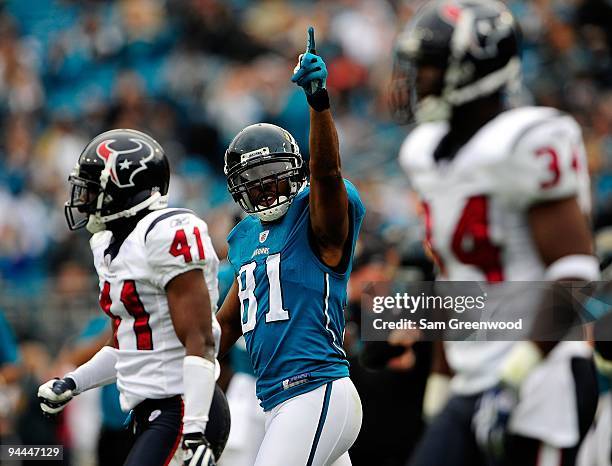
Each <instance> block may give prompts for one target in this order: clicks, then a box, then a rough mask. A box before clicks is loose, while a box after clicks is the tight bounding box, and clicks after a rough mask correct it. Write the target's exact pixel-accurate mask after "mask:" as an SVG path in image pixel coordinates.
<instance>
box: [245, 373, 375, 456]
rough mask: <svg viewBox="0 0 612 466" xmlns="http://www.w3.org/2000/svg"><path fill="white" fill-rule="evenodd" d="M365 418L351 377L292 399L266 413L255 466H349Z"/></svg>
mask: <svg viewBox="0 0 612 466" xmlns="http://www.w3.org/2000/svg"><path fill="white" fill-rule="evenodd" d="M362 415H363V414H362V410H361V400H360V399H359V395H358V394H357V390H356V389H355V386H354V385H353V382H352V381H351V379H349V378H348V377H345V378H342V379H338V380H335V381H333V382H330V383H328V384H326V385H323V386H321V387H319V388H316V389H315V390H312V391H310V392H308V393H304V394H302V395H298V396H296V397H294V398H291V399H289V400H287V401H285V402H284V403H281V404H280V405H278V406H276V407H274V408H273V409H271V410H270V411H267V412H266V413H265V416H266V433H265V436H264V439H263V442H262V444H261V447H260V448H259V452H258V453H257V459H256V460H255V466H350V464H351V460H350V458H349V455H348V449H349V448H350V446H351V445H352V444H353V442H355V439H356V438H357V434H359V429H360V428H361V418H362Z"/></svg>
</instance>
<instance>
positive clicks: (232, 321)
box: [217, 280, 242, 358]
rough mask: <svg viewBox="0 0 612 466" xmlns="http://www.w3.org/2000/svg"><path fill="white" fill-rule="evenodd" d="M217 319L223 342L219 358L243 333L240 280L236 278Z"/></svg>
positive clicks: (220, 346)
mask: <svg viewBox="0 0 612 466" xmlns="http://www.w3.org/2000/svg"><path fill="white" fill-rule="evenodd" d="M217 321H218V322H219V325H220V326H221V344H220V345H219V358H222V357H223V356H225V355H226V354H227V352H228V351H229V350H230V348H231V347H232V345H233V344H234V343H236V340H238V338H240V336H241V335H242V325H241V323H240V299H239V298H238V282H237V281H236V280H234V283H233V284H232V287H231V288H230V290H229V291H228V292H227V296H226V297H225V301H223V304H222V305H221V309H220V310H219V312H218V313H217Z"/></svg>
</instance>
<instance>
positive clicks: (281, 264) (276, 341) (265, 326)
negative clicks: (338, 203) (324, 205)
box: [228, 180, 365, 411]
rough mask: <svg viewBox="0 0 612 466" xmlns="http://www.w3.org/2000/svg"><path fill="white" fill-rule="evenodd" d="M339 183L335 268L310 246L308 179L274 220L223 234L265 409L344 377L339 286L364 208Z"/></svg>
mask: <svg viewBox="0 0 612 466" xmlns="http://www.w3.org/2000/svg"><path fill="white" fill-rule="evenodd" d="M344 182H345V185H346V190H347V192H348V200H349V218H350V232H349V239H348V241H349V242H350V244H349V246H350V257H349V258H348V263H347V264H343V265H344V267H343V269H342V270H333V269H331V268H330V267H327V266H326V265H325V264H323V263H322V262H321V261H320V259H319V258H318V257H317V255H316V254H315V252H314V251H313V249H312V246H311V238H310V235H311V233H310V219H309V204H308V202H309V193H310V188H309V187H308V186H306V187H305V188H304V189H303V190H302V191H301V192H300V193H299V194H298V195H297V196H296V197H295V198H294V200H293V202H292V203H291V206H290V207H289V210H288V211H287V213H286V214H285V215H284V216H283V217H282V218H281V219H280V220H278V221H276V222H273V223H262V222H260V220H259V219H258V218H256V217H247V218H245V219H244V220H242V221H241V222H240V223H239V224H238V225H236V227H234V229H233V230H232V231H231V232H230V234H229V236H228V243H229V253H228V255H229V261H230V263H231V264H232V267H233V269H234V273H235V276H236V280H238V287H239V297H240V313H241V317H242V333H243V335H244V339H245V341H246V347H247V351H248V353H249V356H250V359H251V363H252V365H253V369H254V371H255V376H256V377H257V397H258V398H259V399H260V401H261V405H262V407H263V408H264V410H266V411H268V410H270V409H272V408H273V407H274V406H276V405H278V404H279V403H282V402H283V401H285V400H287V399H289V398H292V397H294V396H296V395H299V394H301V393H305V392H308V391H310V390H314V389H315V388H317V387H319V386H321V385H323V384H325V383H328V382H330V381H332V380H335V379H338V378H341V377H346V376H348V373H349V371H348V361H347V360H346V354H345V353H344V350H343V348H342V339H343V333H344V309H345V307H346V302H347V293H346V285H347V282H348V278H349V274H350V272H351V268H352V259H353V252H354V249H355V243H356V241H357V236H358V234H359V229H360V227H361V222H362V220H363V216H364V214H365V208H364V206H363V203H362V202H361V199H360V198H359V194H358V192H357V190H356V189H355V187H354V186H353V185H352V184H351V183H350V182H349V181H347V180H345V181H344Z"/></svg>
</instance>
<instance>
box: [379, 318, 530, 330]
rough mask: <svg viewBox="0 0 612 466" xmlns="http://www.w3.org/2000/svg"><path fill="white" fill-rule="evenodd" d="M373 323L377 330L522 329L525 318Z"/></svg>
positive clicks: (381, 321) (381, 320) (405, 320)
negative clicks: (504, 320)
mask: <svg viewBox="0 0 612 466" xmlns="http://www.w3.org/2000/svg"><path fill="white" fill-rule="evenodd" d="M372 325H373V326H374V329H375V330H447V329H448V330H522V329H523V319H517V320H515V321H511V322H500V321H491V322H472V321H465V322H464V321H461V320H459V319H449V320H448V322H444V321H429V320H427V319H419V320H411V319H399V320H394V321H391V322H387V321H385V320H383V319H374V321H373V322H372Z"/></svg>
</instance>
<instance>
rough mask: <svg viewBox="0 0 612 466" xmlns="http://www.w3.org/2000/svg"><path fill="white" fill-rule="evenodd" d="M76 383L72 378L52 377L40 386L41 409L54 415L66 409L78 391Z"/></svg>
mask: <svg viewBox="0 0 612 466" xmlns="http://www.w3.org/2000/svg"><path fill="white" fill-rule="evenodd" d="M75 389H76V384H75V383H74V380H72V379H71V378H65V379H58V378H55V379H51V380H49V381H48V382H45V383H44V384H42V385H41V386H40V387H38V401H40V409H42V411H43V413H44V414H45V415H47V416H50V417H53V416H55V415H57V414H58V413H59V412H60V411H61V410H63V409H64V407H65V406H66V404H68V402H69V401H70V400H71V399H72V397H73V396H74V395H76V393H74V390H75Z"/></svg>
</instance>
